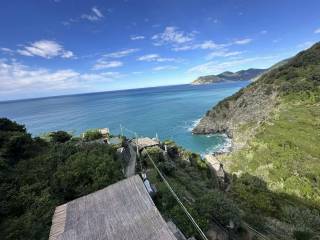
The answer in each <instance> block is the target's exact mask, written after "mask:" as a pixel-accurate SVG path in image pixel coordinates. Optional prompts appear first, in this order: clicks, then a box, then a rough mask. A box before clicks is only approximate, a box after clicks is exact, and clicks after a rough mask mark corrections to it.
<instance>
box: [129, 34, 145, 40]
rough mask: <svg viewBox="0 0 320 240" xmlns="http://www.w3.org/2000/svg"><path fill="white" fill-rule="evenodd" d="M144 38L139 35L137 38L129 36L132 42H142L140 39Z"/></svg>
mask: <svg viewBox="0 0 320 240" xmlns="http://www.w3.org/2000/svg"><path fill="white" fill-rule="evenodd" d="M144 38H145V37H144V36H141V35H139V36H131V37H130V39H131V40H133V41H136V40H142V39H144Z"/></svg>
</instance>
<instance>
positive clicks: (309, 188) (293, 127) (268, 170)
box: [220, 44, 320, 239]
mask: <svg viewBox="0 0 320 240" xmlns="http://www.w3.org/2000/svg"><path fill="white" fill-rule="evenodd" d="M255 88H260V89H261V88H263V89H265V94H270V92H277V93H278V99H277V104H276V105H275V107H274V109H273V111H272V113H271V115H270V116H269V118H268V119H266V120H265V121H261V122H260V123H255V122H247V123H246V124H244V125H241V126H239V127H238V130H237V135H238V138H241V136H245V135H246V134H247V133H248V129H249V130H250V129H255V134H254V136H253V137H252V138H251V139H250V140H249V141H248V142H247V144H246V145H245V147H244V148H242V149H241V150H239V151H236V152H233V153H232V154H230V155H228V156H224V157H223V161H224V162H225V163H226V165H227V166H228V170H229V171H230V172H231V173H234V176H233V181H232V187H231V189H230V192H229V193H228V195H229V196H230V197H231V198H232V199H233V201H234V202H236V203H237V205H238V207H239V208H241V209H242V210H243V211H244V213H245V216H244V217H245V220H246V221H247V222H249V223H250V224H252V225H254V226H256V227H257V228H258V229H260V230H265V231H266V233H268V232H270V231H271V232H273V233H276V234H277V237H278V238H279V236H282V238H283V239H318V238H316V237H319V236H320V228H319V226H320V164H319V161H320V148H319V142H320V44H316V45H314V46H313V47H312V48H311V49H309V50H306V51H304V52H301V53H299V54H298V55H297V56H296V57H294V58H292V59H291V60H289V61H288V63H286V64H284V65H282V66H280V67H279V68H276V69H273V70H272V71H270V72H268V73H266V74H264V75H263V77H262V78H260V79H259V80H258V81H256V82H255V83H252V84H251V85H250V86H249V87H248V88H247V89H243V90H241V91H239V92H238V93H237V94H235V95H234V96H232V97H230V98H229V100H230V99H233V98H236V97H238V96H241V94H242V93H243V92H244V91H247V90H248V89H250V90H252V89H253V90H254V89H255ZM221 104H223V102H222V103H220V105H221ZM279 225H281V227H279Z"/></svg>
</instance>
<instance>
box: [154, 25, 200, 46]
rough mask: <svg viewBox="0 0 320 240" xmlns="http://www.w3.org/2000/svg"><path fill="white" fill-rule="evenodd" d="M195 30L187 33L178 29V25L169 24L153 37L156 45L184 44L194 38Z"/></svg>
mask: <svg viewBox="0 0 320 240" xmlns="http://www.w3.org/2000/svg"><path fill="white" fill-rule="evenodd" d="M194 36H195V32H191V33H186V32H184V31H180V30H178V28H177V27H174V26H168V27H166V28H165V29H164V31H163V32H162V33H158V34H155V35H154V36H153V37H152V40H153V41H154V45H156V46H161V45H165V44H174V45H175V44H182V43H187V42H190V41H192V40H193V39H194Z"/></svg>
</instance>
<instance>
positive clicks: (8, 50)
mask: <svg viewBox="0 0 320 240" xmlns="http://www.w3.org/2000/svg"><path fill="white" fill-rule="evenodd" d="M0 51H1V52H4V53H7V54H13V53H14V51H13V50H12V49H10V48H6V47H1V48H0Z"/></svg>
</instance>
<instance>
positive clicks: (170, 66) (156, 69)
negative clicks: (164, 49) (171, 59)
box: [153, 65, 177, 71]
mask: <svg viewBox="0 0 320 240" xmlns="http://www.w3.org/2000/svg"><path fill="white" fill-rule="evenodd" d="M174 69H177V67H176V66H172V65H164V66H158V67H154V68H153V71H163V70H174Z"/></svg>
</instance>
